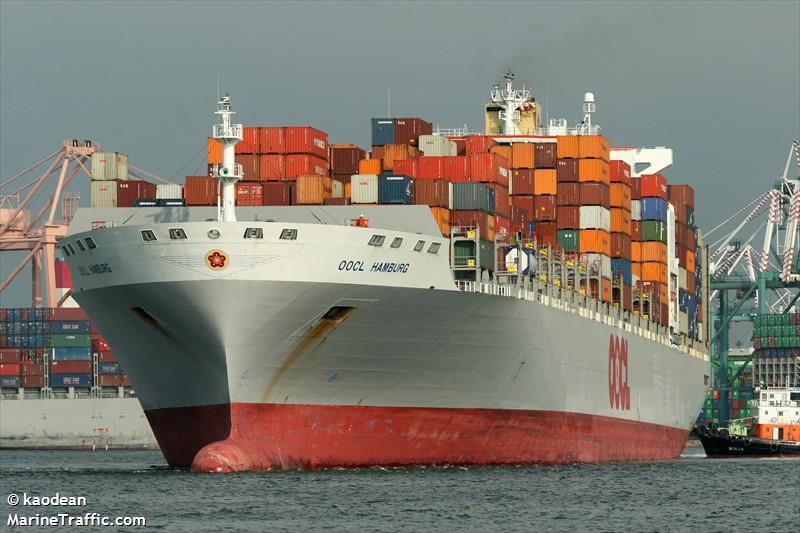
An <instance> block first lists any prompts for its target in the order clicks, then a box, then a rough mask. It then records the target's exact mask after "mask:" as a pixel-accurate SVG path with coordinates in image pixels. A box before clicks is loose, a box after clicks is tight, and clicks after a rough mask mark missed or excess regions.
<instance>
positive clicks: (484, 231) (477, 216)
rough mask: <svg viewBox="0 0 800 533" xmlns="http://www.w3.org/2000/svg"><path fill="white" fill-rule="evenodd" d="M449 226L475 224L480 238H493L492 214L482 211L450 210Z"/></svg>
mask: <svg viewBox="0 0 800 533" xmlns="http://www.w3.org/2000/svg"><path fill="white" fill-rule="evenodd" d="M450 225H451V226H476V227H478V229H480V234H481V238H482V239H484V240H492V239H494V215H487V214H486V213H484V212H483V211H450Z"/></svg>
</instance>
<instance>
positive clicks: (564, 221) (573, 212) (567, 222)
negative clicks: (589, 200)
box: [556, 205, 581, 229]
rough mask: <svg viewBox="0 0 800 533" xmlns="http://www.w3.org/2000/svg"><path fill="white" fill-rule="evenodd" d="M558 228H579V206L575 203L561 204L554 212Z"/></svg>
mask: <svg viewBox="0 0 800 533" xmlns="http://www.w3.org/2000/svg"><path fill="white" fill-rule="evenodd" d="M556 217H557V219H558V220H557V222H558V229H580V227H581V208H580V206H577V205H562V206H559V207H558V210H557V212H556Z"/></svg>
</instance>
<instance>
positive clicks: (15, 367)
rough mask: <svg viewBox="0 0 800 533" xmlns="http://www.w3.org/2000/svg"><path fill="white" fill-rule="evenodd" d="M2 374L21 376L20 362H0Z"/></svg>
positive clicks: (5, 375) (0, 372)
mask: <svg viewBox="0 0 800 533" xmlns="http://www.w3.org/2000/svg"><path fill="white" fill-rule="evenodd" d="M0 376H4V377H8V376H19V363H0Z"/></svg>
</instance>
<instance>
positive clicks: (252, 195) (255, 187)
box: [236, 181, 264, 207]
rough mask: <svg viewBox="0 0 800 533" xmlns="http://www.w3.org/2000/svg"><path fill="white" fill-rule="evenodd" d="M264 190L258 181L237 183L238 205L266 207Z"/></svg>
mask: <svg viewBox="0 0 800 533" xmlns="http://www.w3.org/2000/svg"><path fill="white" fill-rule="evenodd" d="M263 194H264V192H263V188H262V186H261V183H259V182H257V181H238V182H236V205H242V206H251V207H252V206H259V205H264V197H263Z"/></svg>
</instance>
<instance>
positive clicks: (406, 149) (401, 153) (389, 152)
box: [363, 144, 417, 174]
mask: <svg viewBox="0 0 800 533" xmlns="http://www.w3.org/2000/svg"><path fill="white" fill-rule="evenodd" d="M416 158H417V149H416V148H414V147H413V146H409V145H407V144H386V145H384V146H383V168H384V169H386V170H392V169H393V168H394V161H395V159H416ZM363 174H370V173H369V172H364V173H363ZM379 174H380V173H379Z"/></svg>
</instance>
